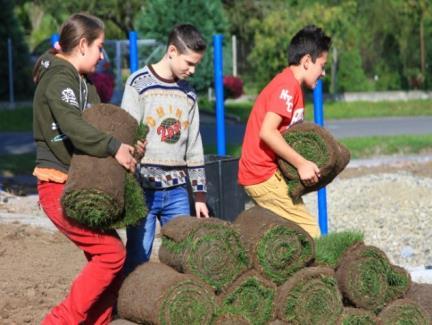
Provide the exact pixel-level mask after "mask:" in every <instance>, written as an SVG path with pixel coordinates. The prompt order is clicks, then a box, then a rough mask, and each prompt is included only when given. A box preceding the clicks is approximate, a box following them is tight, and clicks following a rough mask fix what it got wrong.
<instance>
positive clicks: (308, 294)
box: [276, 267, 343, 325]
mask: <svg viewBox="0 0 432 325" xmlns="http://www.w3.org/2000/svg"><path fill="white" fill-rule="evenodd" d="M342 310H343V304H342V295H341V294H340V292H339V289H338V287H337V283H336V279H335V275H334V271H333V269H330V268H327V267H309V268H304V269H302V270H300V271H298V272H297V273H295V274H294V275H293V276H292V277H290V278H289V279H288V280H287V281H286V282H285V283H284V284H283V285H281V286H280V287H278V294H277V299H276V313H277V317H278V319H281V320H284V321H286V322H288V323H289V324H296V325H303V324H311V325H313V324H317V325H318V324H319V325H324V324H328V325H333V324H336V321H337V320H338V318H339V316H340V315H341V313H342Z"/></svg>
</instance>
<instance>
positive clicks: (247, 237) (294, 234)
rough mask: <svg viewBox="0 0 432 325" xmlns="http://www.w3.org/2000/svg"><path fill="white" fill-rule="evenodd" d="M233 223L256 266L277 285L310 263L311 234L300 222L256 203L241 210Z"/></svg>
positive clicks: (313, 249) (312, 247) (311, 253)
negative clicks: (281, 215) (287, 218)
mask: <svg viewBox="0 0 432 325" xmlns="http://www.w3.org/2000/svg"><path fill="white" fill-rule="evenodd" d="M234 226H235V227H236V228H237V229H238V231H239V233H240V234H241V238H242V241H243V242H244V245H245V247H247V249H248V251H249V255H250V256H251V257H252V263H253V265H254V268H255V269H256V270H258V271H259V272H260V273H261V274H262V275H264V276H265V277H266V278H267V279H269V280H271V281H273V282H274V283H276V284H277V285H280V284H282V283H284V282H285V281H286V280H287V279H288V278H289V277H290V276H291V275H292V274H293V273H295V272H296V271H298V270H299V269H301V268H303V267H305V266H307V265H308V264H309V263H311V262H312V261H313V259H314V256H315V245H314V241H313V239H312V237H311V236H310V235H309V234H308V233H307V232H306V231H305V230H303V229H302V228H301V227H300V226H298V225H297V224H295V223H294V222H291V221H289V220H286V219H284V218H282V217H280V216H278V215H276V214H275V213H273V212H271V211H270V210H267V209H264V208H261V207H259V206H255V207H253V208H251V209H248V210H246V211H244V212H242V213H241V214H240V215H239V216H238V217H237V219H236V221H235V223H234Z"/></svg>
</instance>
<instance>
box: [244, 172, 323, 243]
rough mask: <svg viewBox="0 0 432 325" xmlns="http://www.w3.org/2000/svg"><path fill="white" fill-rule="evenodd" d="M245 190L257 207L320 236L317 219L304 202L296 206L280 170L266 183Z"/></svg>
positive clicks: (314, 236) (310, 233)
mask: <svg viewBox="0 0 432 325" xmlns="http://www.w3.org/2000/svg"><path fill="white" fill-rule="evenodd" d="M244 188H245V191H246V193H247V194H248V195H249V196H250V197H251V198H252V199H253V200H254V201H255V203H256V204H257V205H259V206H261V207H263V208H266V209H269V210H270V211H273V212H274V213H276V214H277V215H279V216H281V217H283V218H285V219H288V220H291V221H293V222H295V223H296V224H298V225H299V226H300V227H302V228H303V229H304V230H306V231H307V232H308V233H309V235H311V236H312V237H313V238H318V237H319V236H320V230H319V227H318V223H317V220H316V218H314V217H312V216H311V215H310V213H309V212H308V211H307V210H306V207H305V205H304V203H303V201H301V202H299V203H296V204H294V202H293V201H292V199H291V198H290V196H289V195H288V185H287V183H286V182H285V180H284V179H283V176H282V174H281V173H280V171H279V170H277V171H276V173H275V174H274V175H273V176H272V177H270V178H269V179H268V180H266V181H265V182H262V183H260V184H255V185H249V186H245V187H244Z"/></svg>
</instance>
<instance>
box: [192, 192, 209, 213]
mask: <svg viewBox="0 0 432 325" xmlns="http://www.w3.org/2000/svg"><path fill="white" fill-rule="evenodd" d="M205 202H206V198H205V193H204V192H196V193H195V212H196V216H197V218H198V219H200V218H209V217H210V216H209V211H208V208H207V204H206V203H205Z"/></svg>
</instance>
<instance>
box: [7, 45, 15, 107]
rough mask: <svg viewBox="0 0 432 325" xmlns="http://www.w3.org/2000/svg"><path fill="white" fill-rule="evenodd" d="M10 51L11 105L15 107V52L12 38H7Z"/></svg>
mask: <svg viewBox="0 0 432 325" xmlns="http://www.w3.org/2000/svg"><path fill="white" fill-rule="evenodd" d="M7 51H8V74H9V106H10V107H11V108H15V90H14V69H13V53H12V39H11V38H10V37H9V38H8V39H7Z"/></svg>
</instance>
